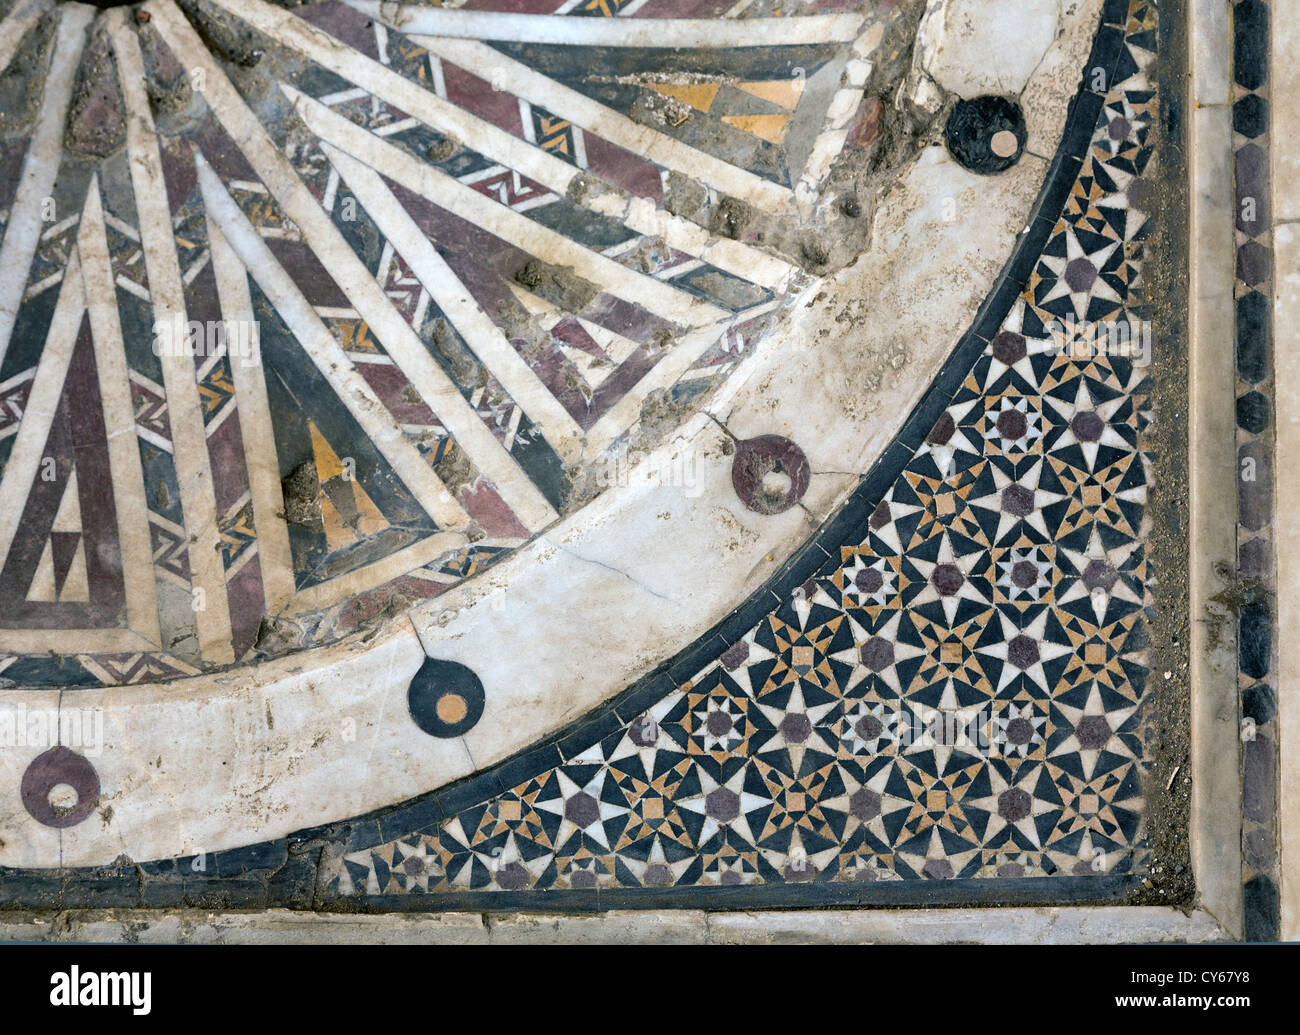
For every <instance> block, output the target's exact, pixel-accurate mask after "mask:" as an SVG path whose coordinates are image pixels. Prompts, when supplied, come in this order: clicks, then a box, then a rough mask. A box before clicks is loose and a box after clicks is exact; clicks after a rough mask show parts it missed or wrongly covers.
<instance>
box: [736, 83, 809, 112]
mask: <svg viewBox="0 0 1300 1035" xmlns="http://www.w3.org/2000/svg"><path fill="white" fill-rule="evenodd" d="M806 85H807V81H806V80H804V79H770V80H767V81H765V82H757V83H737V84H736V88H737V89H738V90H744V91H745V93H748V94H753V95H754V96H755V97H759V98H762V99H763V100H765V101H770V102H771V103H772V104H779V105H780V106H781V107H782V108H788V109H789V110H790V111H794V109H795V108H797V107H798V106H799V98H800V97H802V96H803V88H804V86H806Z"/></svg>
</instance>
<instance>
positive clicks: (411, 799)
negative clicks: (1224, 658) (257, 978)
mask: <svg viewBox="0 0 1300 1035" xmlns="http://www.w3.org/2000/svg"><path fill="white" fill-rule="evenodd" d="M1163 6H1164V5H1157V4H1156V3H1154V2H1151V0H1068V2H1061V3H1058V2H1056V0H1050V2H1048V0H1025V2H1024V3H1022V4H1019V5H1017V9H1016V11H1015V14H1014V18H1015V20H1016V25H1015V27H1014V36H1015V40H1016V44H1015V46H1013V47H1007V46H1006V41H1007V39H1008V36H1009V34H1010V33H1012V31H1013V30H1012V29H1011V28H1009V27H1008V25H1007V24H1005V19H1006V18H1007V17H1010V16H1009V15H1006V14H1004V13H1001V9H1000V8H997V9H995V5H990V4H984V3H976V2H973V0H971V2H967V0H943V2H932V3H930V4H928V5H927V4H923V3H915V2H912V3H908V2H902V0H876V2H863V3H854V2H842V0H815V2H809V3H800V4H798V5H788V4H781V3H775V2H769V0H750V2H745V0H742V2H739V3H734V2H732V0H677V2H671V3H670V2H668V0H567V2H564V3H558V2H557V0H462V2H460V3H445V4H441V5H438V4H435V5H431V6H430V5H425V4H419V3H409V4H406V3H402V4H396V3H375V2H369V0H348V2H346V3H345V2H338V0H326V2H321V3H305V4H301V5H296V4H293V3H284V4H278V3H271V2H267V0H149V2H148V3H145V4H143V5H137V6H117V7H110V8H107V9H103V10H100V9H96V8H94V7H89V6H85V5H81V4H76V3H60V2H52V0H16V2H14V3H10V4H7V7H8V9H7V12H6V13H5V15H4V18H3V20H2V21H0V66H2V67H4V68H5V69H6V71H5V72H4V73H3V75H0V99H2V100H3V104H0V108H2V109H3V110H2V111H0V170H2V171H0V230H2V231H3V237H2V238H0V269H2V270H3V271H4V275H3V276H2V277H0V684H2V687H3V688H2V689H0V738H8V739H6V740H5V744H6V747H5V750H4V751H3V752H2V753H0V797H2V799H3V802H4V803H3V804H2V805H0V867H3V870H2V871H0V897H2V898H3V899H4V900H5V901H7V902H14V903H20V904H27V905H32V904H36V903H37V902H39V901H44V900H47V899H48V900H50V901H54V902H57V903H59V904H65V905H75V904H79V903H94V904H122V905H178V904H200V905H209V904H214V903H215V904H225V905H235V906H241V907H242V906H249V905H291V906H295V907H314V908H318V909H344V910H347V909H358V908H361V909H442V908H461V907H470V908H474V909H495V908H503V909H515V908H540V907H543V906H551V905H553V906H555V907H556V908H560V909H575V910H587V909H606V908H616V907H617V908H622V907H631V906H638V905H646V906H655V907H669V908H671V907H675V906H681V907H699V906H701V905H703V906H705V907H707V906H709V905H711V904H714V903H726V904H729V905H730V906H732V907H735V908H747V907H749V906H755V907H758V906H765V905H782V906H790V905H820V904H833V903H837V902H854V903H859V902H860V903H935V902H952V903H957V902H962V903H965V902H985V901H994V902H1002V901H1007V902H1120V901H1130V902H1131V901H1143V902H1157V901H1177V900H1178V896H1179V895H1180V894H1182V892H1181V891H1180V890H1179V887H1180V885H1179V883H1178V882H1177V881H1176V880H1173V881H1172V883H1170V881H1171V880H1172V874H1173V873H1174V872H1175V869H1174V868H1175V867H1177V871H1176V872H1177V873H1179V874H1181V873H1183V870H1184V869H1185V866H1186V862H1187V860H1186V854H1185V850H1184V851H1183V854H1181V855H1180V854H1179V851H1178V850H1176V849H1171V848H1169V845H1170V844H1173V843H1176V842H1177V838H1176V837H1171V835H1170V834H1169V831H1170V830H1174V829H1176V828H1181V825H1185V823H1186V801H1187V797H1186V791H1185V789H1184V787H1183V785H1182V784H1180V783H1179V782H1178V780H1179V778H1180V777H1179V768H1178V766H1179V765H1180V764H1181V763H1182V761H1183V755H1182V754H1179V752H1180V751H1183V752H1185V744H1183V746H1182V747H1181V748H1180V747H1179V745H1180V743H1182V742H1181V741H1180V739H1179V738H1180V736H1181V734H1179V733H1178V729H1179V728H1182V727H1185V725H1186V719H1185V715H1184V717H1183V719H1182V720H1181V723H1182V727H1180V726H1179V722H1180V720H1179V718H1178V716H1179V715H1180V714H1181V713H1180V711H1179V706H1177V705H1176V703H1175V704H1172V705H1171V704H1170V703H1169V702H1170V701H1174V702H1176V701H1177V700H1178V697H1177V692H1178V688H1179V687H1180V686H1181V685H1182V684H1181V683H1180V680H1182V678H1183V676H1182V675H1181V674H1180V675H1178V676H1176V677H1174V676H1173V674H1172V673H1171V672H1168V671H1166V672H1163V673H1156V674H1155V675H1156V678H1152V672H1151V671H1150V670H1151V667H1152V664H1153V662H1152V658H1151V645H1152V641H1153V638H1158V637H1159V636H1161V635H1163V634H1162V633H1161V630H1162V629H1167V628H1172V626H1167V625H1162V624H1161V623H1162V622H1164V621H1166V620H1167V618H1168V616H1167V615H1164V614H1163V613H1162V611H1161V609H1160V608H1158V607H1157V606H1156V601H1155V597H1154V596H1153V588H1154V587H1155V586H1158V585H1161V574H1160V572H1158V571H1157V570H1156V568H1155V566H1154V565H1153V560H1152V543H1153V541H1159V540H1161V537H1162V536H1163V537H1166V538H1167V537H1168V536H1169V535H1170V534H1172V533H1171V532H1170V530H1169V521H1170V519H1169V518H1168V517H1166V516H1161V515H1159V514H1153V513H1152V509H1151V507H1150V499H1149V492H1158V491H1160V489H1161V486H1160V485H1159V484H1158V483H1157V482H1156V480H1155V471H1156V470H1157V466H1156V463H1155V460H1156V456H1157V449H1156V443H1157V442H1158V441H1159V440H1158V436H1157V431H1158V429H1159V427H1160V420H1159V419H1158V412H1157V411H1161V406H1160V405H1158V404H1159V403H1161V402H1162V400H1165V399H1168V400H1170V405H1171V408H1173V409H1174V410H1175V411H1176V410H1177V401H1178V397H1177V396H1170V395H1169V394H1168V393H1169V392H1170V391H1171V389H1170V388H1169V387H1168V384H1167V383H1166V384H1165V386H1164V387H1161V388H1158V387H1157V386H1156V385H1155V383H1154V382H1153V377H1152V367H1151V364H1152V355H1153V353H1152V350H1153V339H1154V341H1155V345H1154V348H1155V349H1156V350H1159V349H1160V348H1161V343H1162V340H1163V339H1162V338H1161V335H1160V333H1159V332H1160V330H1161V328H1160V320H1161V317H1160V313H1159V312H1158V309H1159V302H1160V298H1161V296H1162V294H1166V293H1167V292H1168V291H1169V290H1170V288H1169V286H1168V283H1167V282H1166V280H1163V279H1161V277H1167V276H1168V274H1167V272H1160V271H1159V270H1157V269H1156V268H1155V263H1154V260H1153V254H1152V241H1153V238H1155V237H1156V236H1158V234H1159V231H1160V226H1161V219H1162V218H1164V217H1163V212H1164V209H1165V208H1166V207H1168V204H1169V203H1168V202H1167V201H1162V200H1161V198H1162V196H1163V197H1168V195H1169V191H1168V187H1169V185H1170V183H1171V182H1173V181H1172V180H1171V177H1174V176H1175V175H1176V172H1175V171H1174V170H1173V166H1172V164H1171V163H1172V158H1171V157H1170V156H1167V155H1166V148H1167V146H1168V144H1167V140H1166V137H1165V134H1164V130H1162V125H1163V124H1162V107H1161V104H1162V96H1163V95H1162V91H1164V90H1166V89H1167V87H1166V86H1165V84H1166V83H1167V82H1168V81H1169V77H1171V76H1174V75H1175V74H1176V66H1175V65H1174V64H1172V63H1171V61H1170V60H1169V59H1167V58H1166V55H1165V54H1164V52H1163V50H1162V48H1163V46H1164V44H1163V43H1162V40H1164V39H1165V38H1166V36H1165V35H1162V31H1161V25H1160V20H1161V10H1160V8H1162V7H1163ZM1243 132H1249V131H1248V129H1247V130H1243ZM1175 185H1176V184H1175ZM1153 325H1154V326H1155V327H1156V331H1157V333H1156V334H1154V335H1153V331H1152V328H1153ZM1161 392H1165V393H1166V394H1165V395H1161V394H1160V393H1161ZM1165 488H1166V491H1168V492H1170V493H1172V494H1173V495H1170V496H1168V497H1166V499H1176V498H1177V492H1180V491H1182V490H1181V489H1176V488H1175V487H1165ZM1182 707H1183V709H1184V711H1185V703H1184V705H1183V706H1182ZM1171 774H1172V775H1171ZM1183 779H1184V782H1185V776H1184V777H1183ZM5 788H8V789H7V790H6V789H5ZM1161 896H1166V898H1164V899H1162V898H1161Z"/></svg>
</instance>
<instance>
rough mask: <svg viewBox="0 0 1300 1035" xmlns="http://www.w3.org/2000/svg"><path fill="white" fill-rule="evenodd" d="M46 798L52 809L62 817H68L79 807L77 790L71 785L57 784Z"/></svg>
mask: <svg viewBox="0 0 1300 1035" xmlns="http://www.w3.org/2000/svg"><path fill="white" fill-rule="evenodd" d="M46 797H47V799H48V800H49V803H50V808H52V809H54V811H55V812H57V813H59V814H60V815H67V814H68V813H69V812H71V811H72V810H73V809H75V808H76V807H77V800H78V794H77V789H76V788H75V787H73V786H72V784H70V783H56V784H55V785H54V786H53V787H51V788H50V793H49V794H48V795H47V796H46Z"/></svg>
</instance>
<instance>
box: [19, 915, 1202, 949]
mask: <svg viewBox="0 0 1300 1035" xmlns="http://www.w3.org/2000/svg"><path fill="white" fill-rule="evenodd" d="M1225 940H1227V935H1226V933H1225V932H1224V930H1223V929H1222V928H1221V927H1220V926H1219V925H1218V923H1217V922H1216V921H1215V919H1214V918H1213V917H1212V916H1210V914H1209V913H1207V912H1205V911H1204V910H1196V911H1194V912H1192V913H1190V914H1184V913H1182V912H1180V911H1178V910H1176V909H1171V908H1168V907H1163V906H1091V907H1088V906H1085V907H1066V908H1048V907H1042V908H1035V909H1025V908H1019V907H1015V908H1002V909H899V910H884V909H881V910H868V909H810V910H800V911H798V912H790V911H770V912H704V911H702V910H674V911H671V912H665V913H656V912H641V911H613V912H609V913H602V914H599V915H595V916H572V915H567V916H566V915H554V914H545V913H541V914H530V913H506V914H493V915H486V914H483V913H437V914H430V915H413V914H388V915H380V916H370V915H363V916H357V915H339V914H329V913H301V912H295V911H292V910H286V909H271V910H267V911H265V912H261V913H211V912H204V911H201V910H133V911H130V912H129V913H123V912H122V911H120V910H118V911H114V910H90V911H69V912H63V913H57V914H51V913H18V914H6V915H5V916H4V917H3V918H0V943H15V942H18V943H51V942H52V943H63V944H88V943H98V944H112V943H122V942H129V943H132V944H143V945H149V944H154V945H160V944H161V945H169V944H190V945H210V944H224V945H308V944H310V945H318V944H326V945H337V944H384V945H627V944H634V945H754V944H768V945H810V944H823V945H870V944H876V945H951V944H968V945H1070V944H1113V943H1115V942H1125V943H1129V944H1170V943H1205V942H1220V941H1225Z"/></svg>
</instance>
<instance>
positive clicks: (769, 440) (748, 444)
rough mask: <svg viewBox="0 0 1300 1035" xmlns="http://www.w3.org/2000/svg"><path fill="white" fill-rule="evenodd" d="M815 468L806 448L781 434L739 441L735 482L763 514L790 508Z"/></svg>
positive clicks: (738, 491)
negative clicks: (811, 463)
mask: <svg viewBox="0 0 1300 1035" xmlns="http://www.w3.org/2000/svg"><path fill="white" fill-rule="evenodd" d="M811 474H812V471H811V468H809V466H808V458H807V457H806V456H804V453H803V450H802V449H800V448H799V447H798V446H796V445H795V444H794V443H793V442H791V441H790V440H789V439H788V438H782V437H781V436H780V435H761V436H759V437H758V438H750V439H746V440H745V441H743V442H738V443H736V455H735V456H734V457H733V458H732V461H731V484H732V487H733V488H734V489H735V490H736V495H737V496H739V497H740V500H741V502H742V503H744V504H745V506H747V507H748V508H749V509H750V510H756V511H758V513H760V514H780V513H781V512H782V511H786V510H789V509H790V508H791V507H793V506H794V505H795V504H796V503H798V502H799V500H801V499H802V498H803V494H804V493H805V492H807V491H808V479H809V477H810V476H811Z"/></svg>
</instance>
